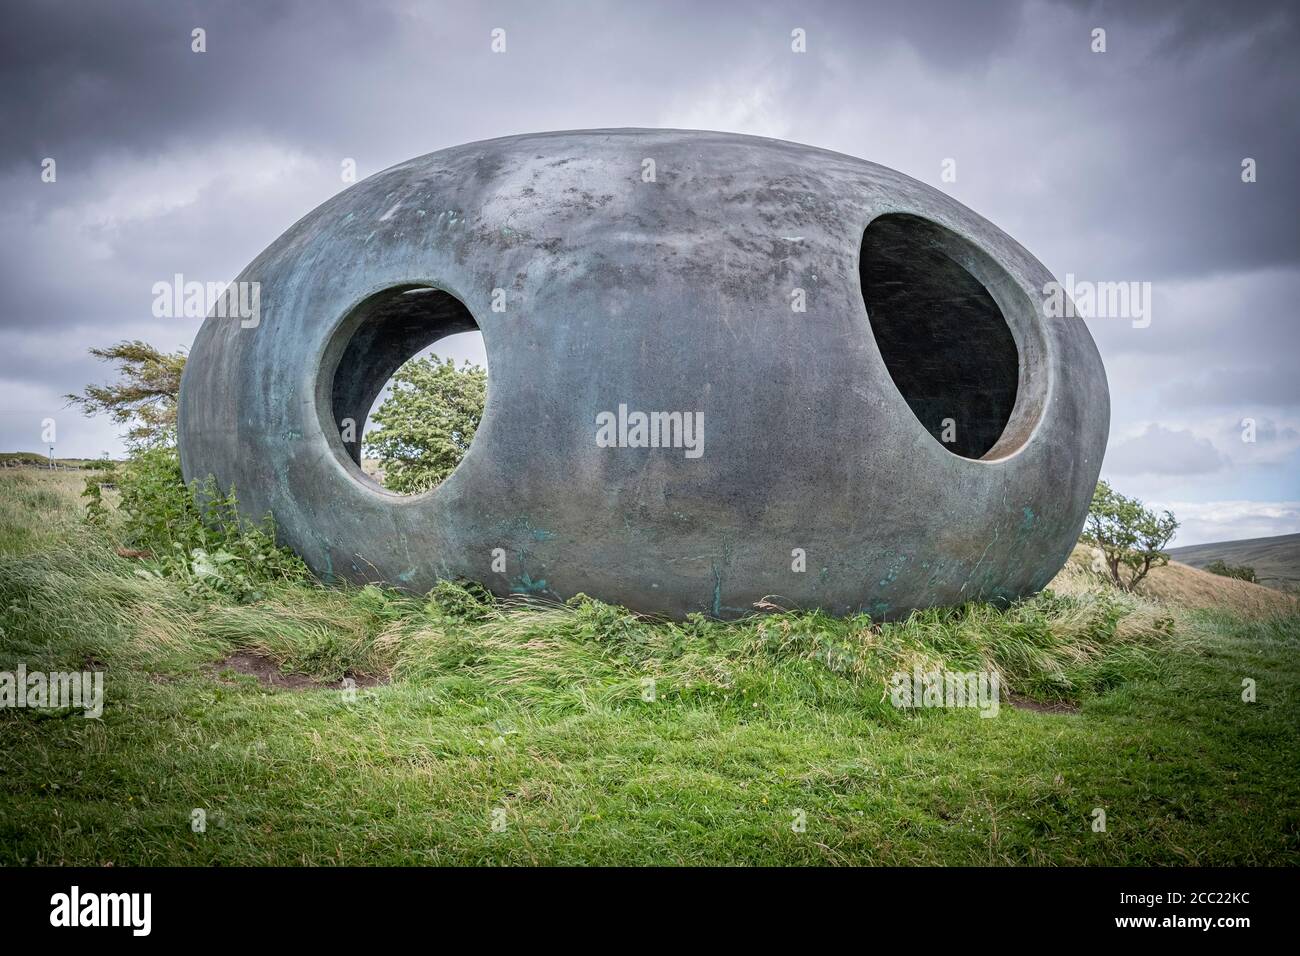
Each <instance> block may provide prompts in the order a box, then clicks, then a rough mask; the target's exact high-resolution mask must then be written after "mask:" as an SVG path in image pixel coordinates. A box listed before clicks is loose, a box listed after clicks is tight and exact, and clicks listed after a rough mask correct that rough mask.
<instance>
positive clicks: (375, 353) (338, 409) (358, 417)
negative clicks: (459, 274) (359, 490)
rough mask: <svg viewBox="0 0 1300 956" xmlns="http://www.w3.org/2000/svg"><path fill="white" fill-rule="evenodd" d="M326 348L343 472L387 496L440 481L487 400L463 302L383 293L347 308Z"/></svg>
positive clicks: (483, 356) (426, 291) (425, 291)
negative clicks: (348, 467)
mask: <svg viewBox="0 0 1300 956" xmlns="http://www.w3.org/2000/svg"><path fill="white" fill-rule="evenodd" d="M335 343H336V344H335V346H334V347H333V348H332V349H331V350H330V353H327V361H328V360H329V359H330V358H333V357H334V356H337V364H335V365H334V368H333V374H332V377H331V380H330V383H329V400H330V408H331V411H332V414H333V420H334V425H335V427H336V428H337V430H338V431H337V433H338V435H339V440H340V441H341V442H342V445H343V448H344V450H345V451H346V453H347V456H348V458H349V459H350V460H351V463H352V465H354V466H355V467H356V468H357V469H359V471H360V473H361V474H363V475H364V476H365V477H366V478H367V479H368V480H370V481H373V482H375V483H376V484H378V485H380V486H382V487H383V488H385V489H386V490H388V491H390V492H393V493H395V494H401V495H417V494H423V493H425V492H428V491H431V490H433V489H434V488H436V487H438V485H440V484H441V483H442V482H444V481H446V480H447V478H448V477H450V475H451V473H452V472H453V471H454V470H455V469H456V466H457V465H458V464H460V462H461V460H462V459H463V458H464V457H465V455H466V454H467V453H468V452H469V448H470V443H471V442H472V441H473V439H474V434H475V432H476V431H477V429H478V425H479V423H480V421H481V420H482V417H483V409H484V405H485V404H486V400H487V353H486V350H485V349H484V346H483V335H482V333H481V332H480V331H479V328H478V324H477V323H476V322H475V321H474V317H473V315H471V314H470V311H469V309H467V308H466V307H465V304H464V303H463V302H461V301H460V300H459V299H457V298H456V297H455V296H454V295H452V294H451V293H449V292H445V291H443V290H442V289H434V288H429V287H425V286H418V287H410V286H406V287H401V288H396V289H389V290H385V291H384V292H381V293H378V294H376V295H374V296H372V297H370V298H369V299H367V300H366V301H365V302H363V303H361V305H359V306H358V307H357V308H356V309H354V310H353V311H352V313H351V314H350V315H349V316H348V317H347V318H346V319H345V320H344V322H343V324H342V326H341V327H340V330H339V333H338V334H337V335H336V338H335Z"/></svg>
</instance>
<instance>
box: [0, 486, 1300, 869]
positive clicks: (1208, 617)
mask: <svg viewBox="0 0 1300 956" xmlns="http://www.w3.org/2000/svg"><path fill="white" fill-rule="evenodd" d="M80 484H81V479H75V481H70V480H69V479H68V478H66V477H64V476H60V475H59V473H57V472H55V473H52V474H42V473H40V472H36V471H24V470H18V469H15V470H13V472H12V473H11V474H5V473H3V472H0V670H12V669H13V668H14V667H15V666H16V665H17V663H18V662H19V661H22V662H25V664H26V666H27V667H28V669H29V670H34V669H42V668H43V669H75V668H80V667H82V666H86V665H87V662H91V663H92V664H93V666H104V667H106V669H107V676H106V694H107V699H106V706H105V710H104V715H103V718H102V719H101V720H87V719H84V718H83V717H81V716H76V715H73V716H68V715H66V714H64V713H61V712H50V711H33V710H16V709H5V710H0V862H3V863H18V862H25V863H29V864H72V863H77V864H90V865H99V864H105V863H110V862H111V863H113V864H114V865H117V866H122V865H129V864H214V863H220V864H259V863H276V864H298V863H302V864H317V863H344V864H381V863H441V864H498V863H547V864H560V863H600V864H611V863H625V864H639V863H692V864H706V863H711V864H778V863H790V864H812V863H832V864H912V863H930V864H1007V863H1048V864H1085V863H1086V864H1143V863H1150V864H1174V865H1177V864H1188V863H1201V864H1229V863H1238V864H1295V863H1297V862H1300V786H1298V783H1300V746H1298V744H1300V729H1298V728H1300V721H1298V720H1297V713H1298V711H1297V705H1298V704H1300V663H1298V662H1297V661H1298V655H1297V652H1298V651H1300V621H1297V620H1296V619H1295V618H1274V619H1266V620H1256V621H1247V620H1240V619H1233V618H1231V617H1229V616H1227V615H1225V614H1220V613H1211V612H1196V613H1184V612H1181V611H1179V610H1177V609H1169V608H1163V607H1159V606H1156V605H1153V604H1150V603H1148V602H1146V601H1143V600H1141V599H1137V598H1132V597H1128V596H1123V595H1118V594H1116V593H1114V592H1111V591H1108V590H1106V589H1104V588H1099V587H1090V588H1078V589H1075V593H1073V594H1072V595H1069V596H1064V595H1043V596H1040V597H1038V598H1036V599H1034V600H1032V601H1029V602H1025V603H1023V604H1021V605H1018V606H1016V607H1013V608H1011V609H1009V610H1006V611H999V610H996V609H993V608H990V607H987V606H970V607H966V608H962V609H956V610H936V611H930V612H926V613H924V614H918V615H915V616H914V617H913V618H911V619H910V620H908V621H905V622H899V623H896V624H885V625H880V624H876V623H872V622H870V621H869V620H867V619H866V618H856V619H848V620H836V619H832V618H828V617H825V616H823V615H818V614H774V615H767V616H763V617H756V618H753V619H751V620H748V621H744V622H738V623H732V624H720V623H717V622H712V621H708V620H705V619H694V620H691V621H688V622H683V623H679V624H670V623H664V622H657V623H656V622H650V621H646V620H644V619H642V618H640V617H637V616H636V615H633V614H630V613H629V612H627V611H624V610H622V609H618V608H612V607H609V606H606V605H602V604H599V603H596V602H576V603H575V604H574V605H572V606H562V607H549V608H535V607H532V608H530V607H507V606H502V605H500V604H498V603H490V602H483V601H481V600H478V599H476V597H475V595H474V593H473V592H472V591H466V590H465V589H462V588H457V587H452V586H449V587H443V588H440V589H439V590H438V591H437V592H436V593H435V594H433V595H431V596H429V597H428V598H420V597H412V596H404V595H400V594H397V593H394V592H389V591H384V590H380V589H377V588H347V589H343V588H335V589H327V588H322V587H317V586H312V585H309V584H301V583H292V582H283V583H276V584H270V585H267V586H266V587H265V588H264V589H263V591H262V592H261V597H260V598H259V599H258V600H256V601H253V602H251V603H242V604H241V603H237V602H236V601H235V600H234V599H232V598H230V597H228V596H223V595H221V594H217V593H211V592H208V591H204V590H202V589H197V588H195V587H194V586H193V584H192V582H189V581H187V580H185V579H182V578H175V577H168V576H165V575H160V574H157V573H155V571H156V570H157V569H156V567H155V566H154V565H151V563H150V562H148V561H140V560H128V559H124V558H121V557H119V556H118V555H117V554H116V553H115V547H116V544H117V542H116V541H114V540H113V537H112V529H111V527H110V529H109V530H108V531H96V530H93V529H90V528H87V527H85V526H84V525H83V524H82V523H81V522H80V521H79V519H78V517H77V508H78V502H77V500H76V492H77V491H79V490H80ZM236 650H239V651H246V652H251V653H256V654H261V655H264V656H266V657H269V658H271V659H272V660H274V661H276V662H278V663H279V664H280V666H281V668H282V669H283V670H285V671H286V672H293V673H298V674H305V675H309V676H311V677H313V678H315V679H317V680H319V681H322V682H332V683H334V684H335V685H336V684H337V682H338V680H339V679H340V678H341V677H342V676H343V675H344V674H350V675H354V676H357V677H359V678H361V677H371V678H374V677H380V678H383V679H385V680H387V681H388V682H387V683H383V684H380V685H378V686H373V687H365V688H363V689H360V690H358V691H357V692H356V696H355V700H354V701H353V702H349V701H348V699H347V696H346V695H345V694H344V693H343V692H342V691H340V690H338V689H337V688H336V687H321V688H319V689H314V690H308V691H284V690H276V691H272V690H269V689H267V688H265V687H263V686H262V685H260V684H259V683H258V682H257V680H256V679H255V678H252V677H248V676H243V675H239V674H235V673H233V672H230V671H226V672H225V673H220V672H219V669H218V668H217V667H214V664H215V662H217V661H220V660H222V659H224V658H225V657H227V656H228V655H229V654H231V653H232V652H234V651H236ZM914 665H918V666H921V667H922V668H923V669H924V668H928V667H931V666H942V667H948V668H951V669H954V670H972V669H982V668H992V669H996V670H997V672H998V673H999V674H1000V675H1001V677H1002V680H1003V682H1004V685H1005V686H1006V687H1007V688H1008V689H1010V690H1011V691H1012V692H1014V693H1015V694H1017V695H1023V696H1025V697H1030V698H1033V699H1036V700H1040V701H1066V702H1071V703H1074V704H1077V705H1078V707H1079V710H1078V712H1077V713H1063V714H1052V713H1039V712H1035V711H1030V710H1024V709H1017V708H1014V707H1012V706H1010V705H1008V704H1005V703H1004V706H1003V707H1002V708H1001V711H1000V713H999V715H998V716H997V717H996V718H993V719H981V718H980V717H979V716H978V715H977V713H976V712H974V711H970V710H964V711H954V710H918V711H904V710H899V709H896V708H894V707H893V706H891V704H890V701H889V697H888V693H887V683H886V682H887V680H888V676H889V675H890V674H891V673H893V672H894V671H896V670H902V671H910V670H911V669H912V667H913V666H914ZM1245 677H1250V678H1253V679H1254V680H1255V681H1256V682H1257V687H1258V701H1257V702H1256V703H1253V704H1246V703H1243V702H1242V700H1241V683H1242V679H1243V678H1245ZM647 680H653V682H654V690H655V694H654V696H655V699H654V700H653V701H646V700H643V699H642V693H643V690H644V689H645V688H646V686H647V685H646V681H647ZM1097 807H1101V808H1104V809H1105V811H1106V822H1107V829H1106V832H1104V833H1096V832H1093V829H1092V822H1093V817H1092V814H1093V810H1094V808H1097ZM196 808H202V809H204V810H206V811H207V814H208V824H209V825H208V828H207V831H206V832H204V833H195V832H193V831H192V830H191V826H190V821H191V812H192V810H194V809H196ZM496 811H504V814H503V816H502V815H498V816H497V819H498V820H500V819H503V820H504V825H505V827H504V830H502V831H501V832H495V831H494V829H493V823H494V812H496ZM800 811H801V812H802V814H803V815H804V817H805V818H806V829H805V830H804V832H796V831H795V830H794V829H792V826H791V824H792V822H793V821H794V819H795V815H796V813H798V812H800Z"/></svg>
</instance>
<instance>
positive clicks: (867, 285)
mask: <svg viewBox="0 0 1300 956" xmlns="http://www.w3.org/2000/svg"><path fill="white" fill-rule="evenodd" d="M962 242H963V240H961V239H960V238H959V237H957V236H956V235H955V234H953V233H951V232H949V231H948V230H946V229H944V228H943V227H941V226H938V225H936V224H935V223H932V222H929V221H928V220H925V219H922V218H920V217H918V216H909V215H905V214H901V213H900V214H888V215H884V216H879V217H878V218H876V219H874V220H872V221H871V223H870V224H869V225H868V226H867V228H866V230H865V232H864V233H863V236H862V254H861V257H860V260H859V277H860V279H861V282H862V298H863V301H864V302H865V303H866V307H867V318H868V320H869V323H870V325H871V331H872V334H873V335H874V336H875V339H876V344H877V346H878V347H879V348H880V354H881V357H882V358H883V359H884V361H885V366H886V368H888V369H889V374H890V376H891V377H892V378H893V380H894V384H895V385H896V386H897V387H898V390H899V392H901V393H902V395H903V398H904V399H905V400H906V401H907V404H908V407H909V408H911V410H912V412H913V414H915V415H916V417H917V419H919V420H920V422H921V424H922V425H924V426H925V429H926V431H928V432H929V433H930V434H931V435H933V436H934V438H935V439H936V440H937V441H939V442H940V443H942V444H943V446H944V447H945V448H947V449H948V450H949V451H951V452H952V453H953V454H956V455H961V456H962V457H964V458H980V457H982V456H984V455H985V454H986V453H987V452H988V451H989V450H990V449H991V448H992V447H993V446H994V445H995V444H997V441H998V439H999V438H1000V437H1001V435H1002V432H1003V430H1004V429H1005V428H1006V426H1007V422H1008V421H1010V419H1011V412H1012V409H1013V408H1014V406H1015V403H1016V392H1017V389H1018V385H1019V378H1020V354H1019V352H1018V351H1017V349H1016V342H1015V338H1014V337H1013V336H1012V333H1011V329H1010V327H1008V325H1007V322H1006V319H1005V317H1004V316H1003V314H1002V311H1001V310H1000V309H999V308H998V305H997V303H996V302H994V300H993V297H992V296H991V295H989V293H988V290H987V289H985V288H984V285H983V284H982V283H981V282H980V281H979V280H978V279H976V278H975V277H974V276H973V275H971V274H970V273H969V272H968V271H966V269H965V268H964V267H963V266H962V265H960V264H959V263H958V262H957V261H956V260H955V259H954V258H953V257H952V255H950V254H949V253H950V252H953V253H955V254H960V252H959V246H960V244H961V243H962Z"/></svg>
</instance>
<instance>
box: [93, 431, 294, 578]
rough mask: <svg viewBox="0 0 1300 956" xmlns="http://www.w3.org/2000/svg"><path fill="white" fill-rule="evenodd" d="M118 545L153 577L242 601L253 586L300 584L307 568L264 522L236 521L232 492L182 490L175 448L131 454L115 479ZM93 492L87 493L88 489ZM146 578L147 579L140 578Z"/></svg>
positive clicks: (98, 515)
mask: <svg viewBox="0 0 1300 956" xmlns="http://www.w3.org/2000/svg"><path fill="white" fill-rule="evenodd" d="M116 483H117V488H118V491H119V493H120V495H121V501H120V504H119V506H118V513H119V515H120V517H121V522H122V534H123V541H124V544H126V545H127V546H128V547H130V548H133V549H137V550H139V551H142V552H145V553H146V554H147V555H148V556H150V557H152V558H155V559H156V560H157V561H158V562H159V568H158V573H162V574H178V575H181V576H184V577H186V578H188V579H190V581H191V585H192V586H193V587H194V588H196V589H200V590H214V591H218V592H222V593H226V594H229V595H231V596H234V597H237V598H240V599H248V598H253V597H257V596H258V595H259V593H260V592H259V591H258V590H257V588H256V585H257V583H259V582H269V581H286V580H300V579H303V578H305V577H307V575H308V571H307V567H306V565H304V564H303V563H302V560H301V559H300V558H298V557H297V556H296V555H295V554H294V553H293V552H292V551H289V550H288V549H286V548H281V547H278V546H277V545H276V543H275V527H274V524H273V522H272V521H271V519H270V517H269V516H268V517H267V519H266V520H265V521H264V522H263V524H262V525H261V526H255V525H250V524H248V523H247V522H244V521H242V520H241V519H240V517H239V512H238V508H237V505H238V502H237V500H236V497H235V490H234V489H233V488H232V489H231V490H230V491H229V492H228V493H225V494H223V493H221V491H220V489H218V488H217V486H216V483H215V482H214V481H213V480H211V479H209V480H208V481H206V482H202V483H200V482H195V483H194V484H193V485H192V486H187V485H186V484H185V481H184V478H183V477H182V476H181V463H180V456H179V455H178V454H177V452H176V449H175V448H171V447H166V446H155V447H151V448H144V449H142V450H139V451H137V452H136V454H135V455H134V456H132V458H131V459H130V460H129V461H127V463H126V464H125V465H124V466H123V467H122V468H121V469H119V471H118V473H117V480H116ZM92 488H93V490H92ZM83 494H85V495H86V496H87V497H89V498H90V506H89V509H88V510H89V511H90V515H91V517H92V520H99V521H101V522H102V521H103V515H104V507H103V503H102V498H101V496H100V493H99V488H98V485H97V484H93V483H92V482H88V483H87V490H86V491H85V492H83ZM144 573H147V572H144Z"/></svg>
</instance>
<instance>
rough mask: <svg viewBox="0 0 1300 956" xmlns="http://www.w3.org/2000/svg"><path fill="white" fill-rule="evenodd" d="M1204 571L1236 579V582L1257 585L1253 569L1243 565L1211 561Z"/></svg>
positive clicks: (1219, 560)
mask: <svg viewBox="0 0 1300 956" xmlns="http://www.w3.org/2000/svg"><path fill="white" fill-rule="evenodd" d="M1205 570H1207V571H1209V572H1210V573H1211V574H1217V575H1219V576H1220V577H1224V578H1236V579H1237V580H1238V581H1249V582H1250V583H1251V584H1258V583H1259V578H1257V577H1256V576H1255V569H1254V568H1252V567H1250V566H1249V565H1245V564H1228V563H1227V562H1225V561H1224V560H1223V559H1222V558H1220V559H1218V560H1217V561H1211V562H1210V563H1209V564H1207V565H1206V566H1205Z"/></svg>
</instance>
